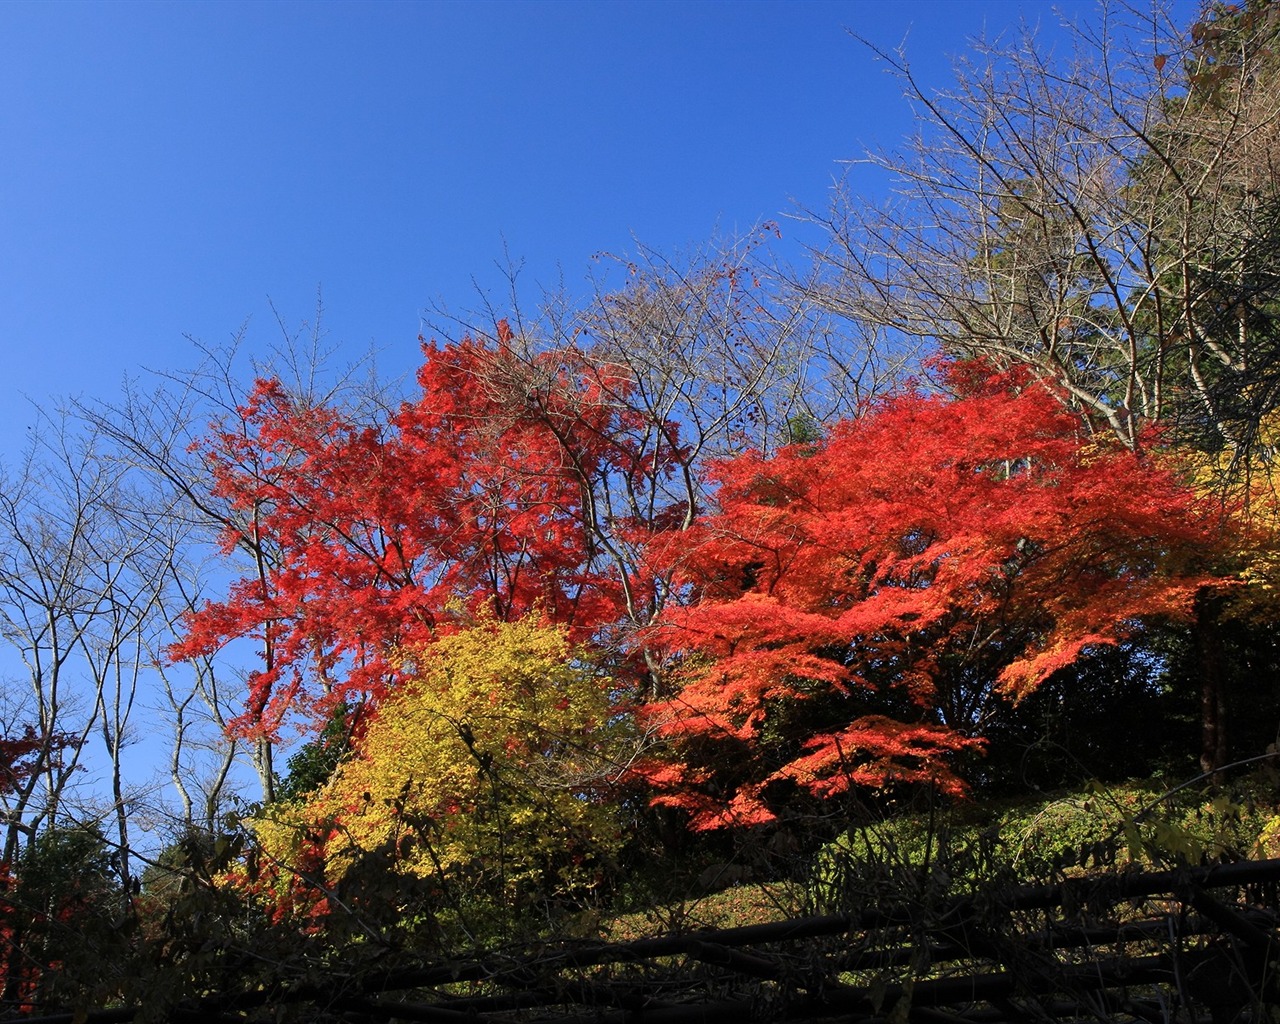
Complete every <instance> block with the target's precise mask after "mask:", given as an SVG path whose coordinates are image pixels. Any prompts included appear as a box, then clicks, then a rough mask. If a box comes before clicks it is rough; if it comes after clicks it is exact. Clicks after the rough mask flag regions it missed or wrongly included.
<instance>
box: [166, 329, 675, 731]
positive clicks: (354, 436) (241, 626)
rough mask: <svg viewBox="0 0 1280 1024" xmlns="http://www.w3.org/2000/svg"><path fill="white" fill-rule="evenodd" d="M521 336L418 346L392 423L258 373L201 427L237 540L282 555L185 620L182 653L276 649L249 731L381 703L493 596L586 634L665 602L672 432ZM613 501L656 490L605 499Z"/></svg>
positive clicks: (588, 373)
mask: <svg viewBox="0 0 1280 1024" xmlns="http://www.w3.org/2000/svg"><path fill="white" fill-rule="evenodd" d="M513 342H514V336H513V334H512V332H511V330H510V328H509V327H507V325H506V324H505V323H500V324H499V325H498V331H497V339H496V343H485V342H483V341H477V340H472V339H464V340H462V341H460V342H458V343H453V344H449V345H444V346H436V345H434V344H433V345H427V346H424V352H425V357H426V358H425V362H424V364H423V366H422V368H421V370H420V371H419V374H418V382H419V384H420V385H421V389H422V390H421V395H420V397H419V398H417V399H416V400H415V401H411V402H406V403H404V404H403V405H402V406H401V407H400V408H399V409H398V410H396V411H395V412H394V413H393V414H391V415H390V416H389V417H388V418H387V420H386V421H385V422H383V423H379V424H369V423H359V422H356V421H354V420H353V419H352V418H351V417H349V416H348V415H346V414H345V413H344V412H342V411H341V410H339V409H335V408H331V407H328V406H308V405H305V404H303V403H301V402H299V401H298V400H297V399H296V398H294V397H293V396H291V395H290V394H289V393H287V392H286V390H285V389H284V388H282V387H281V385H280V384H279V383H278V382H277V381H273V380H262V381H259V382H258V384H257V386H256V387H255V389H254V391H253V393H252V396H251V400H250V401H249V402H248V403H247V404H246V405H245V406H244V407H243V408H241V409H240V410H239V416H238V417H236V418H235V419H234V420H233V421H232V422H229V423H225V424H222V425H221V426H220V427H219V428H218V429H216V430H214V431H213V432H212V433H211V434H210V435H209V436H208V438H207V439H206V440H205V442H204V443H203V446H202V448H201V451H202V454H203V456H204V458H205V460H206V463H207V465H208V466H209V468H210V470H211V472H212V475H213V479H214V485H215V487H216V489H217V492H218V494H219V495H220V496H222V497H223V498H225V499H228V500H229V501H230V503H231V504H232V506H233V507H234V508H235V509H236V510H238V511H239V512H240V514H241V521H242V523H243V525H238V526H233V527H230V528H228V530H227V531H226V534H225V536H224V538H223V539H224V543H225V545H226V547H227V548H228V550H230V549H232V548H234V547H236V546H237V545H242V544H244V545H250V546H257V548H258V550H262V549H263V543H262V542H263V541H264V540H268V541H269V544H267V545H266V548H267V549H269V551H270V552H271V555H270V557H269V558H265V559H262V560H260V561H259V567H258V571H257V572H256V573H253V574H249V575H246V576H245V577H244V578H241V579H240V580H238V581H237V582H235V583H234V584H233V586H232V587H231V589H230V591H229V593H228V596H227V597H226V598H225V599H224V600H220V601H216V602H211V603H209V604H207V605H205V606H204V607H203V608H202V609H200V610H199V611H197V612H196V613H195V614H193V615H192V616H190V618H189V620H188V623H187V626H188V634H187V636H186V638H185V639H184V640H183V641H182V642H181V643H179V644H178V645H176V647H175V648H174V652H173V653H174V654H175V656H177V657H184V656H194V655H198V654H209V653H212V652H213V651H216V650H218V649H219V648H221V647H222V646H223V645H225V644H227V643H229V642H230V641H232V640H234V639H236V638H241V637H254V638H256V639H258V640H259V641H260V642H265V649H266V650H268V651H269V652H270V657H269V663H268V664H266V665H265V666H264V667H263V668H262V669H260V670H259V671H258V672H256V673H255V674H254V675H253V676H252V677H251V679H250V682H249V686H250V692H249V695H248V700H247V703H246V710H245V712H244V714H243V715H242V716H240V718H239V720H238V722H237V723H236V725H237V727H238V728H239V729H241V730H242V731H244V732H246V733H252V734H257V735H263V736H267V737H272V736H274V735H275V734H276V732H277V731H278V729H279V726H280V724H281V722H282V721H283V720H284V718H285V716H286V715H287V714H288V713H289V712H290V711H292V710H296V709H297V708H298V707H299V706H302V705H305V704H306V703H307V702H308V701H310V700H314V699H317V698H318V699H320V700H321V701H322V702H323V701H332V700H338V699H348V698H350V699H352V700H353V701H358V699H359V698H361V697H363V696H372V697H373V698H374V699H375V700H376V699H377V697H378V696H379V695H380V694H381V693H383V692H384V690H385V688H386V687H387V686H388V685H390V684H393V683H394V681H395V680H396V678H397V676H398V672H399V668H398V657H397V652H399V651H402V650H406V649H409V650H411V649H415V648H420V647H421V646H422V645H424V644H426V643H429V642H430V641H431V639H432V638H433V637H434V636H436V635H438V634H439V633H440V632H441V631H443V632H449V631H452V630H453V629H455V628H457V625H458V624H459V623H460V622H463V621H465V620H466V619H467V618H468V617H469V616H471V615H474V614H475V613H476V612H477V611H478V610H479V609H480V608H481V607H482V606H483V607H485V608H486V609H489V610H491V611H492V613H493V614H495V615H496V616H497V617H498V618H500V619H514V618H518V617H521V616H524V615H526V614H528V613H530V612H531V611H533V610H535V609H536V610H538V611H540V613H541V614H542V615H543V616H544V617H545V618H546V619H547V620H548V621H551V622H556V623H560V624H566V625H568V626H569V627H570V630H571V634H572V635H573V636H574V637H575V638H576V639H581V638H585V637H586V636H588V635H590V634H592V633H593V632H595V631H597V630H599V629H601V628H602V627H603V626H606V625H608V624H611V623H617V622H619V621H625V620H627V619H631V620H633V621H639V622H643V621H645V620H646V618H647V616H648V615H650V614H651V609H652V607H653V604H654V602H655V601H656V596H655V595H654V594H653V586H652V582H651V581H649V580H647V579H646V578H645V577H644V575H643V574H642V573H641V572H640V571H639V570H638V568H637V566H638V564H639V563H638V561H637V560H636V558H635V557H634V549H635V547H636V544H637V543H638V542H639V541H642V540H643V537H644V535H646V534H647V533H648V532H650V531H651V530H652V529H653V528H654V527H655V525H658V524H661V523H662V522H663V521H664V515H665V510H664V509H663V508H662V506H661V502H660V501H657V500H656V499H655V498H654V496H653V491H654V484H655V481H657V480H658V479H659V478H661V477H662V476H663V474H664V473H666V472H668V466H669V465H670V464H671V463H672V460H674V459H675V458H676V456H677V454H678V452H679V449H678V439H677V436H676V429H675V427H674V426H671V425H669V424H655V423H653V422H650V421H648V420H645V419H644V418H643V417H642V416H640V415H639V414H638V413H636V412H634V411H633V410H631V409H630V408H629V407H628V405H627V404H626V402H625V397H626V394H627V391H628V388H629V381H628V380H627V378H626V376H625V375H624V374H621V373H620V372H619V371H617V370H616V369H615V368H613V367H610V366H608V365H599V364H596V363H593V362H592V361H590V360H589V359H588V358H586V357H585V356H583V355H582V354H581V353H580V352H577V351H550V352H544V353H541V354H537V355H528V354H517V352H516V351H514V349H513ZM619 494H622V495H626V496H629V498H630V499H635V498H636V496H637V495H640V494H647V495H648V496H649V500H648V502H647V503H646V502H637V501H636V500H629V501H623V502H622V503H621V504H619V505H617V506H614V505H611V504H610V502H611V500H612V499H613V498H615V497H617V496H618V495H619ZM641 507H643V508H645V509H647V514H646V515H642V516H638V515H637V514H636V509H637V508H641ZM668 518H669V517H668Z"/></svg>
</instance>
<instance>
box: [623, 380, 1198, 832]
mask: <svg viewBox="0 0 1280 1024" xmlns="http://www.w3.org/2000/svg"><path fill="white" fill-rule="evenodd" d="M949 375H950V383H951V385H952V386H953V388H955V389H957V390H958V392H959V396H958V397H943V396H940V395H936V394H925V393H921V392H914V393H908V394H905V395H901V396H899V397H896V398H894V399H892V400H890V401H887V402H885V403H884V404H882V405H879V406H877V407H875V408H874V409H872V410H870V411H869V412H868V413H867V414H866V415H864V416H863V417H861V418H859V419H856V420H853V421H849V422H845V423H842V424H840V425H838V426H837V427H836V428H835V429H834V430H833V431H832V432H831V435H830V436H829V437H828V438H827V439H826V440H825V441H824V442H823V443H821V444H818V445H797V446H793V447H792V448H790V449H786V450H783V451H782V452H781V453H779V454H778V455H777V456H775V457H773V458H769V459H765V458H761V457H759V456H757V455H754V454H748V455H745V456H742V457H739V458H736V459H733V460H731V461H727V462H723V463H720V464H719V465H718V466H716V467H715V469H714V474H715V478H716V480H717V481H718V494H717V499H718V504H719V512H718V514H716V515H715V516H713V517H710V518H708V519H706V520H704V521H703V522H702V523H701V524H699V525H698V526H696V527H695V529H694V536H693V538H690V537H689V536H688V535H685V536H683V537H681V538H679V539H678V542H677V543H678V547H677V545H676V544H674V543H668V544H667V547H666V555H667V557H675V556H676V554H677V552H690V551H691V553H687V554H686V555H685V556H684V558H683V561H682V564H681V569H680V574H681V579H682V580H683V582H684V584H685V586H686V587H687V588H688V589H689V591H690V592H692V593H693V594H695V595H696V600H695V601H693V602H692V603H691V605H690V606H689V607H686V608H682V609H679V610H674V611H673V612H672V613H671V614H670V615H669V616H668V621H667V623H666V625H665V627H664V630H663V642H664V643H665V645H666V646H667V648H668V649H669V650H670V651H671V652H672V654H673V656H674V658H675V659H676V661H677V663H678V664H681V665H682V666H683V668H682V675H683V685H682V686H681V687H680V688H679V691H678V692H677V693H675V694H674V695H673V696H672V697H671V698H670V699H668V700H665V701H662V702H659V703H656V704H654V705H652V706H650V707H649V708H648V709H647V716H648V718H649V719H650V721H651V722H652V723H653V725H654V727H655V728H657V729H658V730H659V731H660V733H661V734H662V735H664V736H665V737H666V738H667V740H668V743H669V744H670V746H671V748H672V757H673V759H674V760H676V761H678V762H681V763H682V767H681V770H679V771H675V772H673V770H672V768H671V765H670V764H666V765H663V766H661V767H655V768H654V769H653V774H652V776H651V781H652V782H653V784H654V785H656V786H657V787H658V788H659V791H660V796H659V798H658V799H659V801H660V802H665V803H669V804H674V805H678V806H683V807H685V808H687V809H688V810H690V811H691V812H692V814H693V824H694V826H695V827H700V828H708V827H716V826H720V825H725V824H731V823H732V824H742V823H753V822H759V821H763V820H768V819H769V818H770V817H771V816H772V812H771V811H770V809H769V797H768V790H769V788H770V787H771V786H775V785H777V784H780V783H786V784H787V785H790V786H798V787H801V788H802V789H805V790H808V791H809V792H811V793H813V794H815V795H817V796H820V797H825V796H830V795H832V794H835V793H839V792H841V791H843V790H845V789H847V788H848V787H849V786H851V785H877V786H880V785H884V784H886V783H888V782H891V781H895V780H897V781H905V782H912V783H917V782H927V783H932V784H936V785H939V786H941V787H943V788H944V789H948V790H952V791H957V790H959V789H960V788H961V783H960V780H959V779H958V778H957V776H956V775H955V773H954V771H953V769H952V768H951V766H950V761H951V759H952V755H953V754H954V753H955V752H956V751H958V750H962V749H964V748H965V747H968V746H973V745H975V744H977V743H979V742H980V733H981V727H982V724H983V721H984V719H985V717H986V716H988V715H989V714H990V713H991V711H992V709H993V708H994V707H995V706H996V705H997V704H998V702H999V701H1000V699H1002V698H1011V699H1017V698H1018V697H1020V696H1022V695H1024V694H1026V693H1028V692H1029V691H1031V690H1032V689H1034V688H1035V687H1036V686H1037V685H1039V684H1040V683H1041V682H1042V681H1044V680H1045V679H1046V678H1047V677H1048V676H1049V675H1051V674H1052V673H1053V672H1055V671H1057V670H1058V669H1061V668H1063V667H1064V666H1067V665H1070V664H1072V663H1073V662H1075V661H1076V660H1078V659H1079V658H1080V657H1082V656H1083V655H1085V654H1086V653H1087V652H1088V651H1089V650H1090V648H1092V647H1095V646H1097V645H1102V644H1114V643H1117V642H1119V641H1121V640H1122V639H1123V638H1124V637H1125V636H1127V635H1129V634H1130V633H1131V631H1132V630H1134V629H1135V628H1137V627H1138V624H1139V623H1140V622H1142V621H1143V620H1149V619H1152V618H1162V617H1174V618H1176V617H1182V616H1186V615H1188V614H1189V613H1190V611H1191V606H1192V602H1193V600H1194V598H1195V595H1196V593H1197V592H1198V591H1199V590H1200V589H1201V588H1203V587H1206V586H1209V585H1212V584H1214V583H1215V582H1219V581H1217V580H1216V579H1215V578H1214V577H1212V576H1210V575H1209V574H1207V573H1206V571H1205V570H1204V568H1203V565H1204V559H1203V556H1204V555H1205V554H1206V553H1208V552H1210V551H1211V550H1212V549H1213V548H1214V546H1215V544H1216V540H1215V537H1216V534H1215V529H1216V527H1217V524H1218V519H1217V515H1216V511H1217V507H1216V506H1213V507H1210V506H1208V505H1206V504H1204V503H1202V502H1201V501H1199V500H1198V499H1197V498H1196V496H1195V495H1194V493H1193V492H1192V491H1191V490H1190V489H1189V488H1187V487H1186V486H1184V485H1183V484H1181V483H1180V482H1179V481H1178V480H1176V479H1175V478H1174V477H1173V476H1172V475H1170V474H1169V473H1168V472H1165V471H1163V470H1162V469H1161V468H1159V467H1158V466H1157V465H1154V464H1153V463H1152V462H1151V461H1150V460H1148V459H1147V458H1144V457H1143V456H1141V455H1139V454H1136V453H1134V452H1131V451H1128V450H1126V449H1123V448H1121V447H1119V446H1118V445H1113V444H1109V443H1107V441H1106V440H1102V439H1097V438H1091V437H1088V436H1085V435H1084V434H1082V432H1081V421H1080V419H1079V418H1078V417H1075V416H1072V415H1071V414H1070V413H1069V412H1067V411H1065V409H1064V407H1063V404H1062V403H1061V402H1060V401H1058V399H1057V398H1056V397H1055V396H1054V395H1053V394H1051V393H1050V392H1049V391H1048V390H1047V389H1046V388H1045V387H1043V386H1040V385H1038V384H1035V383H1031V382H1028V381H1026V380H1011V379H1008V378H992V376H991V375H990V374H989V373H988V372H986V371H985V369H983V368H981V367H976V368H975V367H974V366H973V365H972V364H962V365H961V366H959V367H954V368H951V370H950V374H949ZM691 539H692V541H693V543H692V545H691V543H690V541H691ZM726 794H727V795H726Z"/></svg>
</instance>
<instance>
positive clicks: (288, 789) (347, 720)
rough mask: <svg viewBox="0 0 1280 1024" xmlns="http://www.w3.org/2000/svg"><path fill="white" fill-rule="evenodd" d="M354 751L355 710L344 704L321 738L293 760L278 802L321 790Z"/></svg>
mask: <svg viewBox="0 0 1280 1024" xmlns="http://www.w3.org/2000/svg"><path fill="white" fill-rule="evenodd" d="M350 749H351V708H350V707H349V706H348V704H347V703H346V701H340V702H339V703H338V704H337V705H336V706H335V707H334V709H333V713H332V714H331V715H330V717H329V720H328V722H326V723H325V727H324V729H323V730H322V731H321V733H320V735H319V736H317V737H316V738H315V739H313V740H309V741H307V742H306V743H304V744H303V745H302V748H301V749H300V750H299V751H298V752H297V753H296V754H294V755H292V756H291V757H290V758H289V760H288V762H287V767H288V774H286V775H285V777H284V778H283V779H282V780H281V781H280V784H279V785H278V786H277V787H276V799H277V800H280V801H283V802H285V803H289V802H292V801H294V800H300V799H302V798H303V797H305V796H306V795H307V794H308V793H311V792H313V791H315V790H317V789H319V788H320V787H321V786H323V785H324V784H325V783H326V782H328V781H329V779H330V777H331V776H332V775H333V772H334V769H336V768H337V767H338V762H339V761H341V760H342V758H343V757H344V756H346V754H347V752H348V751H349V750H350Z"/></svg>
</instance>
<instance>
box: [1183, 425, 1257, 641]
mask: <svg viewBox="0 0 1280 1024" xmlns="http://www.w3.org/2000/svg"><path fill="white" fill-rule="evenodd" d="M1178 461H1179V462H1180V463H1181V464H1182V467H1183V469H1184V470H1185V471H1186V472H1187V473H1188V475H1189V477H1190V479H1191V482H1192V484H1193V485H1194V486H1195V487H1196V488H1197V489H1198V490H1199V491H1200V492H1201V493H1203V494H1212V495H1214V496H1216V497H1217V498H1219V499H1220V500H1221V501H1222V502H1223V505H1224V507H1225V508H1226V509H1227V510H1228V511H1229V512H1230V513H1231V516H1232V519H1233V521H1234V522H1235V524H1236V526H1237V528H1238V530H1237V535H1236V554H1237V557H1238V559H1239V565H1238V569H1237V572H1236V577H1237V579H1238V580H1239V581H1240V583H1241V584H1243V586H1242V587H1241V588H1240V589H1239V590H1237V591H1236V592H1235V593H1234V594H1233V595H1232V601H1231V607H1230V614H1231V615H1232V616H1234V617H1239V618H1244V619H1250V618H1252V619H1261V618H1273V617H1274V616H1275V615H1276V613H1277V611H1278V610H1280V606H1278V603H1277V602H1280V410H1277V411H1275V412H1272V413H1270V414H1268V415H1267V416H1266V417H1265V418H1264V419H1263V421H1262V423H1261V424H1259V429H1258V432H1257V434H1256V436H1255V437H1254V439H1253V443H1252V445H1251V448H1250V450H1249V451H1248V453H1247V454H1246V453H1243V452H1241V451H1238V450H1237V449H1236V448H1234V447H1233V446H1231V445H1226V446H1224V447H1223V448H1222V449H1220V450H1219V451H1217V452H1212V453H1210V452H1200V451H1188V450H1183V451H1181V452H1180V453H1179V458H1178Z"/></svg>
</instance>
